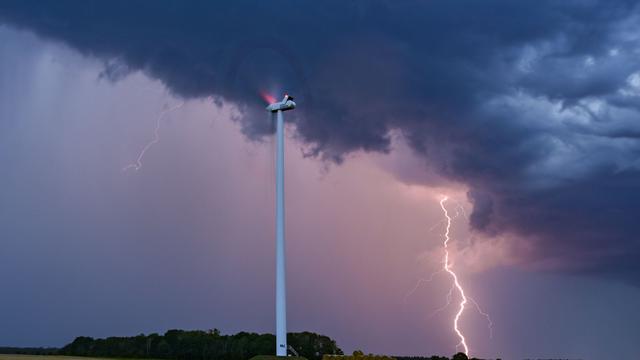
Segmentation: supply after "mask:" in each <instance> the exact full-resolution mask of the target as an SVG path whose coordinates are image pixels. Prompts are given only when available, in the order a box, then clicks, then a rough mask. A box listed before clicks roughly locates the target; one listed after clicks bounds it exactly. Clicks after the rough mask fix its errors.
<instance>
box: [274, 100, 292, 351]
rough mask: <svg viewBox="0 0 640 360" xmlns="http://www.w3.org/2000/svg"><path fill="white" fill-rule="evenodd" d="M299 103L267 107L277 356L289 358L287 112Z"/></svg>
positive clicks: (281, 102)
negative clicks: (272, 127)
mask: <svg viewBox="0 0 640 360" xmlns="http://www.w3.org/2000/svg"><path fill="white" fill-rule="evenodd" d="M295 107H296V103H295V102H293V97H291V96H289V95H286V94H285V96H284V99H282V101H280V102H276V103H273V104H270V105H269V106H267V110H268V111H270V112H271V113H276V138H277V142H278V145H277V149H276V355H277V356H287V288H286V266H285V248H284V115H283V114H282V113H283V112H284V111H287V110H293V109H295Z"/></svg>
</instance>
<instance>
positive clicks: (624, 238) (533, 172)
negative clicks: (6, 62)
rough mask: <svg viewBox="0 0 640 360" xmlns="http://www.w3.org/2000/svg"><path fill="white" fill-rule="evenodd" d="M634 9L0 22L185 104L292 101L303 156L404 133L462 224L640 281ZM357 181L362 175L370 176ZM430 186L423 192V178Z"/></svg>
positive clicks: (407, 8)
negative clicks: (281, 96) (454, 191)
mask: <svg viewBox="0 0 640 360" xmlns="http://www.w3.org/2000/svg"><path fill="white" fill-rule="evenodd" d="M639 20H640V12H639V9H638V7H637V6H636V5H635V4H633V2H626V1H607V2H605V1H595V0H592V1H562V2H559V1H537V2H513V1H468V2H462V1H459V2H458V1H402V2H397V1H324V2H304V1H272V2H265V1H228V2H215V3H213V2H210V1H192V2H189V3H188V4H181V3H178V2H174V1H141V2H135V3H132V2H130V1H109V2H107V1H45V2H41V1H2V2H0V21H2V22H3V23H5V24H8V25H9V26H12V27H17V28H21V29H25V30H28V31H32V32H34V33H36V34H38V35H39V36H41V37H43V38H46V39H50V40H54V41H58V42H62V43H64V44H66V45H68V46H70V47H72V48H74V49H76V50H78V51H79V52H81V53H82V54H85V55H87V56H91V57H96V58H99V59H102V60H103V61H104V63H105V70H104V72H103V74H104V76H105V77H107V78H110V79H112V80H114V81H117V80H118V79H120V78H122V77H123V76H126V74H127V73H129V72H133V71H139V70H141V71H143V72H144V73H146V74H147V75H149V76H151V77H153V78H157V79H159V80H161V81H162V82H163V83H165V84H166V85H167V87H169V88H170V89H171V91H173V92H174V94H175V95H177V96H180V97H183V98H195V97H207V96H212V97H213V98H215V99H216V100H217V101H231V102H234V103H237V104H239V105H240V106H241V107H242V109H244V116H242V118H241V119H239V120H238V121H240V122H241V123H242V124H243V129H244V132H245V133H246V134H247V135H248V136H250V137H252V138H255V137H260V136H261V135H264V134H266V133H268V132H269V131H270V128H269V127H268V126H266V125H265V124H266V122H265V121H264V119H265V117H266V115H264V113H263V111H262V106H263V105H264V104H262V103H261V102H260V99H259V96H258V94H259V93H260V92H261V91H269V92H271V93H274V94H275V93H277V92H279V91H282V90H284V89H286V90H287V91H289V92H290V93H292V94H295V95H298V97H297V101H298V102H299V105H300V106H299V111H296V114H295V116H294V117H292V118H293V121H295V124H296V129H297V135H298V136H299V137H300V138H301V139H302V140H303V141H304V142H305V143H306V144H308V147H307V148H306V151H307V152H308V153H309V154H310V155H312V156H318V157H321V158H323V159H326V160H328V161H334V162H337V163H339V162H341V161H342V160H343V159H344V157H345V156H346V155H348V154H349V153H352V152H355V151H359V150H364V151H380V152H388V151H390V150H391V133H392V132H397V133H400V134H402V136H403V137H404V138H405V139H406V141H407V142H408V143H409V144H410V145H411V147H412V149H413V150H414V151H415V152H416V153H418V154H420V155H421V156H422V158H423V159H424V166H428V167H430V169H431V170H433V171H435V172H437V173H438V174H439V175H440V176H443V177H445V178H447V179H449V180H451V181H455V182H459V183H462V184H465V185H467V186H468V187H469V189H470V191H469V198H470V200H471V202H472V203H473V204H474V210H473V213H472V215H471V218H470V219H471V224H472V226H473V227H474V228H475V229H476V230H477V231H479V232H482V233H484V234H486V235H488V236H494V235H499V234H501V235H512V236H514V237H519V238H522V239H524V240H525V241H527V242H529V243H530V244H531V249H533V250H532V251H530V252H528V253H527V254H525V255H523V259H522V260H523V261H524V262H526V263H527V264H530V265H532V266H539V267H543V268H553V269H556V270H564V271H572V272H580V273H590V274H598V275H606V276H613V277H615V278H619V279H624V280H626V281H630V282H632V283H635V284H640V265H638V262H637V260H636V259H637V258H638V256H640V239H639V237H638V234H639V233H640V223H639V222H638V221H637V217H638V215H637V214H638V213H640V201H639V200H640V191H639V190H640V185H639V184H640V182H639V181H640V158H639V155H640V141H639V138H638V134H639V133H640V121H639V119H640V118H639V115H640V112H639V111H640V62H638V61H637V57H638V55H639V54H640V21H639ZM363 181H366V179H363ZM426 185H428V184H426Z"/></svg>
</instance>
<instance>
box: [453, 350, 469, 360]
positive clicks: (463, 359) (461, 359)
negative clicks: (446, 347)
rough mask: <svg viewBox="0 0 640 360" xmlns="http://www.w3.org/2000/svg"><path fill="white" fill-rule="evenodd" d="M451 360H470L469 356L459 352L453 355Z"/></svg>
mask: <svg viewBox="0 0 640 360" xmlns="http://www.w3.org/2000/svg"><path fill="white" fill-rule="evenodd" d="M451 360H469V357H467V354H465V353H462V352H459V353H457V354H455V355H453V357H452V358H451Z"/></svg>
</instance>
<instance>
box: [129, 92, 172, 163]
mask: <svg viewBox="0 0 640 360" xmlns="http://www.w3.org/2000/svg"><path fill="white" fill-rule="evenodd" d="M183 105H184V101H183V102H181V103H179V104H178V105H175V106H173V107H170V108H168V109H165V110H163V111H162V112H160V114H159V115H158V118H157V119H156V127H155V129H154V130H153V139H152V140H151V141H150V142H148V143H147V145H145V146H144V147H143V148H142V151H140V154H138V158H137V159H136V161H135V162H134V163H131V164H129V165H127V166H125V167H123V168H122V171H127V170H129V169H134V170H135V171H138V170H140V168H141V167H142V159H143V158H144V155H145V154H146V152H147V150H149V149H150V148H151V147H152V146H153V145H154V144H156V143H157V142H158V141H160V125H161V124H162V119H163V118H164V117H165V115H167V114H168V113H170V112H173V111H175V110H177V109H179V108H181V107H182V106H183Z"/></svg>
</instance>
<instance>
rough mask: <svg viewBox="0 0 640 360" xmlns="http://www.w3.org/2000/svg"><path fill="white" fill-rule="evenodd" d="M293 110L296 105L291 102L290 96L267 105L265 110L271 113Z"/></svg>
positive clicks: (291, 97)
mask: <svg viewBox="0 0 640 360" xmlns="http://www.w3.org/2000/svg"><path fill="white" fill-rule="evenodd" d="M295 108H296V103H295V102H293V96H290V95H287V94H285V95H284V99H282V101H279V102H276V103H273V104H269V106H267V110H268V111H271V112H278V111H287V110H293V109H295Z"/></svg>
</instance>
